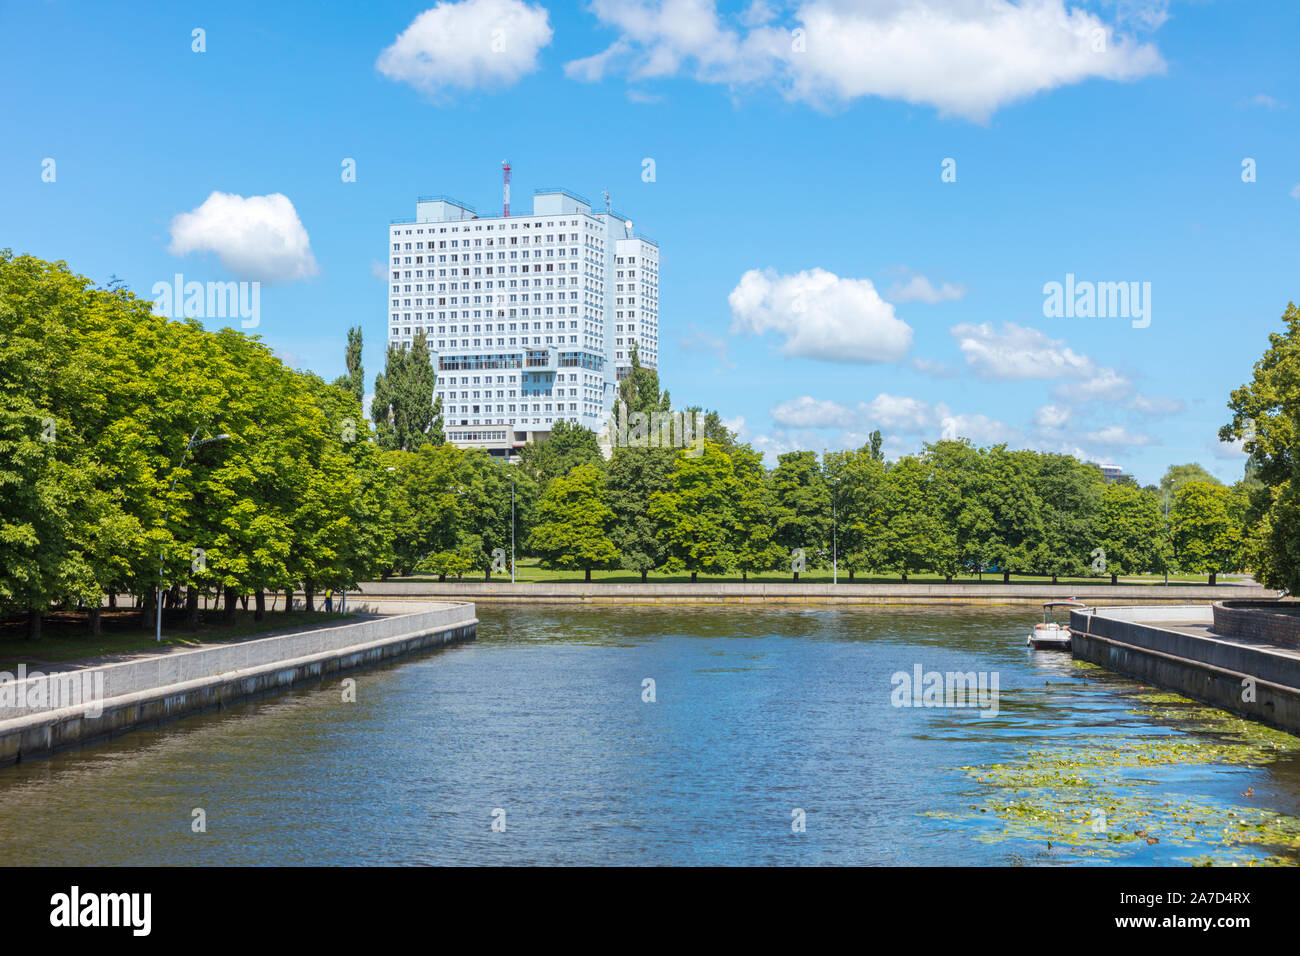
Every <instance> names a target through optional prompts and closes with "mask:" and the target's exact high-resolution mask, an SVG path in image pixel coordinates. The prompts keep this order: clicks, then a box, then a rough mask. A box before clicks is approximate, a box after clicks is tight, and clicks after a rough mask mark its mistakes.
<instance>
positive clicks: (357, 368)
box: [334, 325, 366, 404]
mask: <svg viewBox="0 0 1300 956" xmlns="http://www.w3.org/2000/svg"><path fill="white" fill-rule="evenodd" d="M343 360H344V362H345V363H346V365H347V369H348V373H347V374H346V375H342V376H340V377H339V378H337V379H335V381H334V384H335V385H340V386H342V387H343V388H346V389H347V390H348V391H350V392H351V393H352V394H353V395H355V396H356V399H357V404H361V403H362V402H364V401H365V400H366V371H365V368H364V366H362V364H361V326H359V325H354V326H352V328H350V329H348V348H347V352H346V353H345V354H344V358H343Z"/></svg>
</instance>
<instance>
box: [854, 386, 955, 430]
mask: <svg viewBox="0 0 1300 956" xmlns="http://www.w3.org/2000/svg"><path fill="white" fill-rule="evenodd" d="M863 407H864V409H865V410H866V412H867V415H868V416H869V418H870V421H871V422H872V423H878V424H880V425H882V426H884V427H885V428H894V429H897V430H898V431H903V432H919V431H921V430H922V429H925V428H928V427H931V426H933V425H934V424H936V423H937V421H938V418H939V416H938V415H937V413H936V412H935V410H934V409H932V408H931V407H930V405H929V403H928V402H923V401H921V400H920V399H919V398H910V397H908V396H906V395H889V394H887V393H885V392H881V393H880V394H879V395H877V396H876V397H875V398H873V399H872V400H871V403H870V404H869V405H864V406H863Z"/></svg>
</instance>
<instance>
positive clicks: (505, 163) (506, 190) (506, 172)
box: [501, 159, 510, 219]
mask: <svg viewBox="0 0 1300 956" xmlns="http://www.w3.org/2000/svg"><path fill="white" fill-rule="evenodd" d="M501 175H502V176H504V177H505V185H504V187H503V190H502V192H503V195H504V196H505V206H506V210H505V218H506V219H509V218H510V160H508V159H503V160H502V161H501Z"/></svg>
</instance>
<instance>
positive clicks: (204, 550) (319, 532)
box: [0, 250, 397, 636]
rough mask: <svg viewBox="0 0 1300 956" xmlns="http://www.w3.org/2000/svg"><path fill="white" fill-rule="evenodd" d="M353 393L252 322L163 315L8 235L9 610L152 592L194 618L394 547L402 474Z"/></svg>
mask: <svg viewBox="0 0 1300 956" xmlns="http://www.w3.org/2000/svg"><path fill="white" fill-rule="evenodd" d="M367 436H368V429H367V428H366V427H365V424H364V421H363V418H362V412H361V404H360V401H359V398H358V396H357V393H356V390H355V389H353V388H350V387H347V386H345V385H340V384H334V385H330V384H327V383H325V382H324V381H322V380H321V379H320V378H318V377H317V376H315V375H312V374H309V373H303V372H296V371H293V370H292V369H289V368H287V367H286V366H285V365H284V363H283V362H281V361H280V360H279V359H277V358H276V357H275V356H274V355H272V354H271V351H270V350H269V349H268V348H267V347H266V346H265V345H263V344H262V343H261V341H260V340H258V339H257V338H254V337H249V336H247V335H244V334H242V333H239V332H236V331H233V330H231V329H223V330H221V331H217V332H208V331H205V330H204V329H203V328H202V327H201V326H200V325H199V324H198V323H196V322H194V321H173V320H170V319H167V318H165V317H163V316H160V315H156V314H154V312H153V310H152V305H151V303H150V302H148V301H147V300H144V299H138V298H136V297H135V296H133V295H132V294H131V293H130V292H128V291H126V290H125V289H122V288H115V289H102V288H94V287H92V285H91V284H90V282H89V281H88V280H86V279H85V278H83V277H80V276H77V275H74V274H73V273H72V272H71V271H70V270H69V269H68V268H67V266H66V265H65V264H64V263H62V262H59V263H50V262H45V261H43V260H40V259H36V258H33V257H30V256H17V257H16V256H14V255H13V254H12V253H11V252H10V251H8V250H4V251H0V612H2V613H6V614H13V613H14V612H16V611H22V612H26V613H27V614H28V615H29V620H30V632H31V633H32V635H33V636H37V635H39V633H40V621H41V615H42V614H43V613H44V612H45V611H46V610H47V609H49V608H50V607H52V606H66V605H76V604H79V603H80V604H83V605H84V606H86V607H87V608H88V609H89V611H90V616H91V621H92V627H94V628H95V629H98V626H99V614H100V611H99V608H100V604H101V602H102V600H103V596H104V595H105V594H108V595H109V596H110V601H112V600H114V599H115V596H116V595H117V594H118V593H119V592H127V593H135V594H137V595H139V596H140V597H141V602H142V613H143V616H144V623H151V622H152V615H153V614H154V611H155V608H154V603H155V602H154V589H155V588H156V587H158V586H159V583H160V581H161V582H164V586H165V587H166V589H167V594H166V600H167V602H168V603H169V604H177V603H179V602H181V601H184V603H185V604H186V606H187V610H188V615H189V617H190V619H191V620H192V621H196V620H197V616H198V607H199V605H198V601H199V596H200V594H204V593H218V594H220V595H221V596H222V597H223V598H224V601H225V612H226V613H227V614H233V611H234V607H235V602H236V600H238V599H240V598H243V599H244V600H245V602H247V600H248V598H249V597H250V596H251V597H253V598H254V600H255V601H256V608H257V611H258V613H259V614H260V613H261V612H262V611H263V609H264V607H265V601H266V596H267V592H275V591H278V590H287V589H291V588H295V587H303V588H305V589H306V591H307V593H308V596H309V602H310V600H311V595H312V594H314V593H315V592H317V591H319V590H321V589H324V588H330V587H341V586H344V585H345V584H352V583H355V582H356V581H357V580H359V579H364V578H366V577H369V576H371V575H373V574H375V573H377V572H379V571H381V570H383V569H384V568H386V567H388V566H389V565H390V564H391V561H392V558H391V547H392V507H391V505H390V501H391V499H392V497H393V489H394V487H395V486H396V484H397V483H396V481H395V480H394V478H393V477H392V474H391V473H390V472H387V471H386V470H385V466H384V465H383V463H382V457H383V455H382V451H381V449H380V448H379V446H378V445H376V444H375V443H374V442H373V441H369V440H367Z"/></svg>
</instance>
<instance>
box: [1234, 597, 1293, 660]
mask: <svg viewBox="0 0 1300 956" xmlns="http://www.w3.org/2000/svg"><path fill="white" fill-rule="evenodd" d="M1279 606H1281V607H1287V608H1289V613H1288V612H1279V610H1278V608H1279ZM1214 630H1215V631H1216V632H1217V633H1219V634H1227V635H1231V636H1232V637H1240V638H1243V639H1244V640H1248V641H1258V642H1260V643H1262V644H1275V645H1277V646H1278V647H1291V648H1297V649H1300V603H1297V602H1290V601H1287V602H1278V601H1216V602H1215V603H1214Z"/></svg>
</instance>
